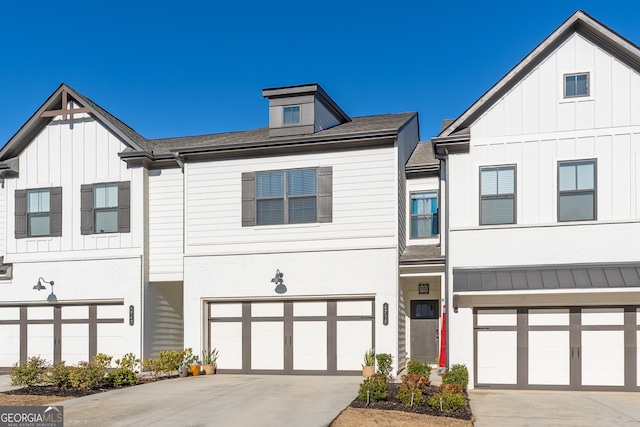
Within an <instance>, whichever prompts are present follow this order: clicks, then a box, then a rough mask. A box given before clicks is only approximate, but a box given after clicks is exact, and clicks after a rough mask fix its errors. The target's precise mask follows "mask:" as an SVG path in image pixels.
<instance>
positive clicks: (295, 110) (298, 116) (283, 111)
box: [262, 83, 351, 137]
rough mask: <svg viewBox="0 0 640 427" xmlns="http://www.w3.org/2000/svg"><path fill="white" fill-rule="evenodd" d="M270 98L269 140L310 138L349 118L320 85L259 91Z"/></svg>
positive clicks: (348, 120) (347, 120) (313, 84)
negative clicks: (293, 136)
mask: <svg viewBox="0 0 640 427" xmlns="http://www.w3.org/2000/svg"><path fill="white" fill-rule="evenodd" d="M262 96H264V97H265V98H269V137H279V136H291V135H311V134H314V133H316V132H320V131H322V130H325V129H329V128H332V127H334V126H337V125H340V124H342V123H346V122H350V121H351V119H350V118H349V116H347V114H346V113H345V112H344V111H342V109H341V108H340V107H339V106H338V104H336V103H335V101H334V100H333V99H331V97H330V96H329V95H328V94H327V92H325V91H324V89H322V87H320V85H319V84H316V83H312V84H306V85H299V86H284V87H275V88H268V89H263V90H262Z"/></svg>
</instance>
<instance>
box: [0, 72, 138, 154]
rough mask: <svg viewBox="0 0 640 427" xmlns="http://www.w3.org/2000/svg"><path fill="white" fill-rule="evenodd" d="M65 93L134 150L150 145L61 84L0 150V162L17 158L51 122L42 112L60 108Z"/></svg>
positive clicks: (73, 90)
mask: <svg viewBox="0 0 640 427" xmlns="http://www.w3.org/2000/svg"><path fill="white" fill-rule="evenodd" d="M65 91H66V92H67V94H68V95H69V96H70V97H71V98H72V99H73V100H74V101H76V102H77V103H78V104H80V105H81V106H82V107H84V108H86V109H87V110H88V112H89V114H91V115H92V116H93V117H94V118H95V119H96V120H98V121H99V122H100V123H102V124H103V125H104V126H106V127H107V129H109V130H110V131H111V132H112V133H114V134H115V135H117V136H118V137H119V138H121V139H122V141H123V142H124V143H125V144H127V145H129V146H130V147H131V148H132V149H134V150H147V149H148V146H149V143H148V141H147V139H146V138H144V137H143V136H142V135H140V134H139V133H137V132H136V131H135V130H133V129H132V128H131V127H129V126H128V125H126V124H125V123H124V122H122V121H121V120H119V119H117V118H116V117H114V116H113V115H111V114H110V113H109V112H108V111H106V110H105V109H103V108H102V107H100V106H99V105H98V104H96V103H95V102H93V101H91V100H90V99H89V98H87V97H86V96H84V95H82V94H81V93H79V92H78V91H76V90H75V89H73V88H71V87H70V86H69V85H67V84H65V83H62V84H60V86H58V88H57V89H56V90H55V91H54V92H53V93H52V94H51V95H50V96H49V98H47V100H46V101H45V102H44V103H43V104H42V105H41V106H40V108H38V110H36V112H35V113H33V115H32V116H31V117H30V118H29V120H27V121H26V123H24V124H23V125H22V127H21V128H20V129H18V131H17V132H16V133H15V135H13V136H12V137H11V139H9V141H8V142H7V143H6V144H5V146H4V147H3V148H2V150H0V161H4V160H7V159H10V158H12V157H16V156H17V155H18V154H19V153H20V152H21V151H22V150H23V149H24V148H25V147H26V145H27V144H28V143H29V142H31V140H32V139H33V137H35V135H36V134H38V132H40V131H41V130H42V129H43V128H44V127H45V126H47V125H48V124H49V123H51V121H52V120H53V117H42V113H44V112H46V111H49V110H51V109H56V108H58V106H62V98H63V96H62V93H63V92H65Z"/></svg>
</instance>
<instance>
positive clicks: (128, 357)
mask: <svg viewBox="0 0 640 427" xmlns="http://www.w3.org/2000/svg"><path fill="white" fill-rule="evenodd" d="M139 365H140V359H138V358H137V357H136V355H135V354H133V353H127V354H125V355H124V356H122V359H116V366H117V367H118V368H123V369H128V370H130V371H133V372H135V373H137V372H139Z"/></svg>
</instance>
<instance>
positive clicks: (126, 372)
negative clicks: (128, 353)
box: [105, 368, 138, 387]
mask: <svg viewBox="0 0 640 427" xmlns="http://www.w3.org/2000/svg"><path fill="white" fill-rule="evenodd" d="M105 382H106V384H107V385H108V386H110V387H126V386H129V385H136V384H138V376H137V375H136V373H135V372H133V371H132V370H131V369H127V368H116V369H114V370H113V371H111V372H109V373H108V374H107V378H106V379H105Z"/></svg>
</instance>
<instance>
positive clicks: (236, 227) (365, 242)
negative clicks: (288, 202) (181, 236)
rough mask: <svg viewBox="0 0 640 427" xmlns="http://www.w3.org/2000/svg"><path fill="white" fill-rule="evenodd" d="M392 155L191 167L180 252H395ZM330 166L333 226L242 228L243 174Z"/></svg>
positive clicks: (372, 152) (379, 151)
mask: <svg viewBox="0 0 640 427" xmlns="http://www.w3.org/2000/svg"><path fill="white" fill-rule="evenodd" d="M395 161H396V160H395V150H394V149H393V148H391V147H389V148H376V149H363V150H354V151H343V152H334V153H321V154H299V155H290V156H278V157H261V158H251V159H235V160H228V161H218V162H215V163H213V162H202V163H189V164H187V165H186V167H185V179H186V195H185V203H186V209H185V212H186V215H187V216H186V218H185V222H186V224H185V226H186V251H187V253H190V254H198V253H210V254H215V253H220V254H222V253H224V254H231V253H261V252H266V251H267V252H276V251H283V250H284V251H298V250H318V249H340V248H367V247H376V246H386V247H391V246H392V247H396V246H397V217H396V216H397V191H398V187H397V184H396V176H397V175H396V172H395V171H396V170H397V168H396V165H395ZM320 166H332V167H333V221H332V222H331V223H322V224H319V223H312V224H293V225H274V226H255V227H242V223H241V219H242V218H241V174H242V172H250V171H265V170H279V169H291V168H305V167H320Z"/></svg>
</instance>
